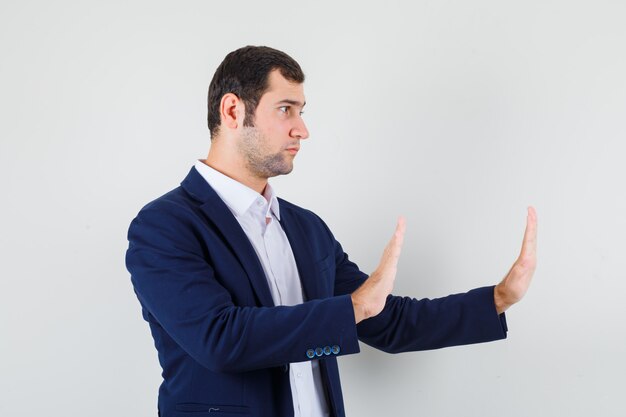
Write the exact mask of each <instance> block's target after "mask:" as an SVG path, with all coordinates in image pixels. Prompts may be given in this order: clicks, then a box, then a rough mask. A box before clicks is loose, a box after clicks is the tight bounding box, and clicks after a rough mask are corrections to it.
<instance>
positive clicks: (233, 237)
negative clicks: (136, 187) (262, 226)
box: [180, 167, 274, 307]
mask: <svg viewBox="0 0 626 417" xmlns="http://www.w3.org/2000/svg"><path fill="white" fill-rule="evenodd" d="M180 185H181V187H182V188H183V189H184V190H185V191H186V192H187V193H189V195H190V196H191V197H193V198H194V199H195V200H197V201H198V202H199V203H200V209H201V210H202V211H203V212H204V214H205V215H206V216H207V217H208V219H209V220H210V221H211V222H212V223H213V225H214V226H215V227H216V228H217V229H218V230H219V231H220V233H221V234H222V236H223V238H224V240H225V241H226V242H227V244H228V245H229V246H230V248H231V250H232V252H233V254H234V255H235V256H236V257H237V259H239V262H240V264H241V266H242V267H243V269H244V270H245V271H246V274H247V275H248V279H249V280H250V283H251V284H252V288H254V292H255V293H256V295H257V297H258V299H259V302H260V304H261V305H262V306H268V307H271V306H273V305H274V301H273V300H272V295H271V293H270V289H269V287H268V285H267V279H266V278H265V273H264V272H263V267H262V266H261V263H260V262H259V259H258V258H257V256H256V253H255V252H254V248H253V247H252V244H251V243H250V240H248V237H247V236H246V234H245V232H244V231H243V229H242V228H241V226H240V225H239V223H238V222H237V219H235V216H233V214H232V213H231V211H230V210H229V209H228V206H226V204H225V203H224V202H223V201H222V199H221V198H220V197H219V195H218V194H217V193H216V192H215V190H213V188H211V186H210V185H209V183H208V182H206V180H205V179H204V178H203V177H202V176H201V175H200V173H199V172H198V171H197V170H196V168H195V167H192V168H191V171H189V174H187V177H186V178H185V179H184V180H183V182H182V183H181V184H180Z"/></svg>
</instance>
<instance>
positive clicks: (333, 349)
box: [331, 345, 341, 355]
mask: <svg viewBox="0 0 626 417" xmlns="http://www.w3.org/2000/svg"><path fill="white" fill-rule="evenodd" d="M331 349H332V351H333V353H334V354H335V355H336V354H338V353H339V352H340V351H341V349H339V346H337V345H333V347H332V348H331Z"/></svg>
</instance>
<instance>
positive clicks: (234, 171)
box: [200, 154, 267, 195]
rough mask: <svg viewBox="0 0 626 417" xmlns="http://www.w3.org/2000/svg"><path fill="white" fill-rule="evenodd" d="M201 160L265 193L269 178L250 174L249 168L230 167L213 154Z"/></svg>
mask: <svg viewBox="0 0 626 417" xmlns="http://www.w3.org/2000/svg"><path fill="white" fill-rule="evenodd" d="M200 162H202V163H204V164H205V165H208V166H210V167H211V168H213V169H214V170H216V171H218V172H220V173H222V174H224V175H226V176H227V177H230V178H232V179H234V180H235V181H237V182H240V183H242V184H243V185H245V186H246V187H248V188H251V189H253V190H254V191H256V192H257V193H259V194H261V195H262V194H263V191H265V187H266V186H267V178H259V177H255V176H254V175H250V174H248V172H247V170H246V169H245V168H243V167H228V166H224V165H223V164H220V163H219V161H216V160H215V158H211V155H210V154H209V156H208V157H207V159H201V160H200Z"/></svg>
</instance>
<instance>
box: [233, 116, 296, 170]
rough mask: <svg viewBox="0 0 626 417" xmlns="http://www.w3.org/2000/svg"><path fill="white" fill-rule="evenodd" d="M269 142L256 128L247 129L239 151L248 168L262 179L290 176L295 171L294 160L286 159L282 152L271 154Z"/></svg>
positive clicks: (240, 142) (243, 134)
mask: <svg viewBox="0 0 626 417" xmlns="http://www.w3.org/2000/svg"><path fill="white" fill-rule="evenodd" d="M267 142H268V140H267V139H266V138H265V137H264V136H263V134H262V133H261V132H259V131H258V130H257V129H256V128H254V127H246V128H245V129H244V131H243V133H242V137H241V140H240V141H239V151H240V152H241V153H242V155H243V156H244V159H245V161H246V167H247V168H248V170H249V171H250V172H251V173H253V174H254V175H256V176H258V177H261V178H270V177H276V176H278V175H285V174H289V173H290V172H291V171H292V170H293V160H292V159H290V158H286V157H285V153H284V152H283V151H282V150H281V151H279V152H277V153H270V150H269V149H268V148H269V145H268V143H267Z"/></svg>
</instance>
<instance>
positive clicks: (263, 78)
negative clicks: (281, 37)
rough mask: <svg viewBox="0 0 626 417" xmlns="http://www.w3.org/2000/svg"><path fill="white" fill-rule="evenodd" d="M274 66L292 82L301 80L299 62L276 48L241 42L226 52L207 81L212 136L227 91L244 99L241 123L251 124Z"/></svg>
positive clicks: (214, 132)
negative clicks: (242, 120) (240, 45)
mask: <svg viewBox="0 0 626 417" xmlns="http://www.w3.org/2000/svg"><path fill="white" fill-rule="evenodd" d="M276 69H277V70H279V71H280V73H281V75H282V76H283V77H285V78H286V79H287V80H289V81H291V82H295V83H303V82H304V73H303V72H302V69H301V68H300V65H299V64H298V63H297V62H296V61H295V60H294V59H293V58H292V57H290V56H289V55H287V54H286V53H284V52H281V51H279V50H277V49H274V48H270V47H267V46H244V47H243V48H239V49H237V50H235V51H233V52H231V53H229V54H228V55H226V58H224V60H223V61H222V63H221V64H220V66H219V67H217V70H215V74H214V75H213V79H212V80H211V84H210V85H209V97H208V100H207V101H208V115H207V121H208V124H209V130H210V131H211V139H214V138H215V137H216V135H217V133H218V132H219V128H220V124H221V121H220V102H221V100H222V97H224V94H227V93H233V94H234V95H236V96H237V97H239V99H241V100H242V101H243V102H244V104H245V106H246V116H245V119H244V126H254V113H255V111H256V108H257V106H258V104H259V101H260V100H261V96H262V95H263V94H264V93H265V92H266V91H267V88H268V78H269V74H270V72H272V71H273V70H276Z"/></svg>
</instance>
